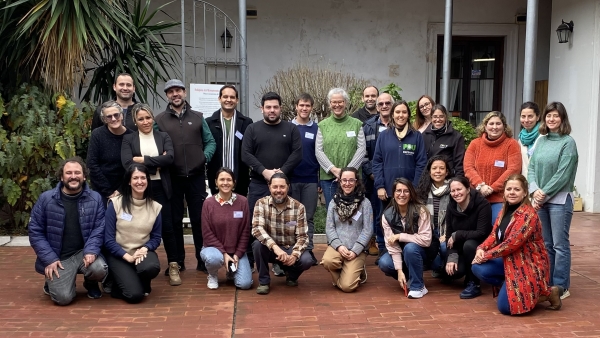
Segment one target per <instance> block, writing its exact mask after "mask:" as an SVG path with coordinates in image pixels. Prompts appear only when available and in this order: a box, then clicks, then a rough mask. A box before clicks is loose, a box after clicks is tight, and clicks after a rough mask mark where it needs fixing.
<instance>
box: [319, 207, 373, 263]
mask: <svg viewBox="0 0 600 338" xmlns="http://www.w3.org/2000/svg"><path fill="white" fill-rule="evenodd" d="M335 208H336V204H335V202H334V201H333V200H332V201H331V202H330V203H329V209H328V210H327V223H326V225H325V232H326V233H327V243H329V245H330V246H331V247H332V248H334V249H336V250H337V248H338V247H339V246H340V245H343V246H345V247H346V248H348V249H349V250H351V251H353V252H354V253H355V254H357V255H360V254H361V252H363V251H365V250H366V249H368V244H369V241H370V240H371V236H372V235H373V208H372V207H371V202H369V200H368V199H367V198H365V199H363V201H362V203H361V204H360V206H359V207H358V211H357V212H356V213H355V214H354V215H353V216H352V219H351V221H352V223H350V222H349V221H346V222H342V221H340V217H339V215H338V213H337V211H336V210H335ZM359 212H360V214H359ZM357 215H358V217H357Z"/></svg>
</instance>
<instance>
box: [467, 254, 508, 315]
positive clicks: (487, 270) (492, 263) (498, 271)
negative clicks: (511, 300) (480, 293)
mask: <svg viewBox="0 0 600 338" xmlns="http://www.w3.org/2000/svg"><path fill="white" fill-rule="evenodd" d="M471 271H473V274H474V275H475V276H476V277H477V278H479V279H480V280H482V281H484V282H486V283H487V284H490V285H493V286H497V287H500V292H499V293H498V311H500V313H502V314H503V315H510V306H509V304H508V294H507V293H506V283H505V282H504V279H505V277H504V260H503V259H502V258H494V259H490V260H489V261H487V262H485V263H482V264H473V265H472V266H471Z"/></svg>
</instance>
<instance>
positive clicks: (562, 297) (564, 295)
mask: <svg viewBox="0 0 600 338" xmlns="http://www.w3.org/2000/svg"><path fill="white" fill-rule="evenodd" d="M570 295H571V293H570V292H569V289H565V291H564V292H563V294H562V296H560V299H565V298H567V297H569V296H570Z"/></svg>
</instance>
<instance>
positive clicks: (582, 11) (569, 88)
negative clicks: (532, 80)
mask: <svg viewBox="0 0 600 338" xmlns="http://www.w3.org/2000/svg"><path fill="white" fill-rule="evenodd" d="M561 19H564V20H565V21H570V20H573V22H574V24H575V27H574V29H573V35H572V36H571V37H572V39H571V41H570V42H569V43H568V44H559V43H558V38H557V37H556V32H555V30H556V28H557V27H558V25H560V23H561ZM549 35H551V40H550V41H551V43H550V72H549V88H548V102H551V101H561V102H562V103H564V105H565V107H566V108H567V111H568V113H569V120H570V122H571V126H572V128H573V132H572V134H571V135H572V136H573V138H574V139H575V141H576V142H577V148H578V152H579V167H578V170H577V176H576V179H575V184H576V186H577V189H578V191H579V192H580V193H581V194H582V197H583V199H584V204H585V210H586V211H592V212H600V180H599V178H600V177H599V175H598V173H597V170H596V168H599V167H600V156H599V155H600V154H599V150H598V128H599V127H600V124H599V121H598V108H599V99H598V97H599V95H600V83H599V81H600V2H599V1H593V0H582V1H569V0H554V1H553V3H552V20H551V31H550V32H549Z"/></svg>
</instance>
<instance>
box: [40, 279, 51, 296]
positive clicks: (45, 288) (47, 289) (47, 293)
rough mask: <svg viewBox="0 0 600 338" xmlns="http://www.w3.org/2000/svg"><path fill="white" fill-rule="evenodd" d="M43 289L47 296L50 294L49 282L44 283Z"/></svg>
mask: <svg viewBox="0 0 600 338" xmlns="http://www.w3.org/2000/svg"><path fill="white" fill-rule="evenodd" d="M42 290H43V291H44V294H45V295H46V296H50V289H49V288H48V282H45V283H44V287H43V288H42Z"/></svg>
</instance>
